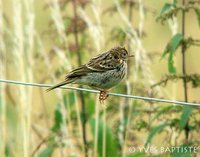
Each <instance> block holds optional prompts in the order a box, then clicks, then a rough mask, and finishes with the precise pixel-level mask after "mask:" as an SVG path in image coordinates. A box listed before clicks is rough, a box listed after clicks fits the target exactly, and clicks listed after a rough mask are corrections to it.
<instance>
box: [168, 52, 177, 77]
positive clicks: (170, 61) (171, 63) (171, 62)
mask: <svg viewBox="0 0 200 157" xmlns="http://www.w3.org/2000/svg"><path fill="white" fill-rule="evenodd" d="M173 57H174V55H173V53H170V54H169V58H168V71H169V73H172V74H174V73H176V68H175V66H174V60H173Z"/></svg>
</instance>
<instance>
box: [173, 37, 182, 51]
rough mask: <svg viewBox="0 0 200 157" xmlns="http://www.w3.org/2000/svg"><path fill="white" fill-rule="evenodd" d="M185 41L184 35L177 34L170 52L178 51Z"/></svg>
mask: <svg viewBox="0 0 200 157" xmlns="http://www.w3.org/2000/svg"><path fill="white" fill-rule="evenodd" d="M182 41H183V35H182V34H180V33H177V34H176V35H174V36H173V37H172V39H171V41H170V45H171V49H170V51H176V49H177V48H178V46H179V45H180V43H181V42H182Z"/></svg>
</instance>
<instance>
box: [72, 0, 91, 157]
mask: <svg viewBox="0 0 200 157" xmlns="http://www.w3.org/2000/svg"><path fill="white" fill-rule="evenodd" d="M76 1H77V0H74V1H73V7H74V8H73V10H74V19H75V20H74V38H75V45H76V53H77V56H78V64H79V66H80V65H81V53H80V47H79V38H78V30H77V28H78V24H77V20H78V15H77V3H76ZM79 95H80V100H81V106H82V116H81V117H82V129H83V142H84V147H85V148H84V149H85V157H87V156H88V153H87V152H88V151H87V136H86V122H87V117H86V110H85V99H84V95H83V93H82V92H79Z"/></svg>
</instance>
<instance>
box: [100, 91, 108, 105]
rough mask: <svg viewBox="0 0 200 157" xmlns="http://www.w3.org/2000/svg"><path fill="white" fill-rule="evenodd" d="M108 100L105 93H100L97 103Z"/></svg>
mask: <svg viewBox="0 0 200 157" xmlns="http://www.w3.org/2000/svg"><path fill="white" fill-rule="evenodd" d="M107 98H108V94H107V92H106V91H100V95H99V101H100V103H103V101H104V100H106V99H107Z"/></svg>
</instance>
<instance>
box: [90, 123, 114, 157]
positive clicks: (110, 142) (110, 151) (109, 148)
mask: <svg viewBox="0 0 200 157" xmlns="http://www.w3.org/2000/svg"><path fill="white" fill-rule="evenodd" d="M95 123H96V121H95V119H90V126H91V130H92V134H93V137H94V138H93V139H95ZM103 129H104V124H103V121H102V120H101V119H99V124H98V153H99V156H100V157H102V156H103V154H102V152H103ZM106 156H108V157H109V156H113V157H117V156H118V149H117V144H116V141H115V140H114V138H113V133H112V131H111V129H110V128H109V127H108V126H106Z"/></svg>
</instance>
